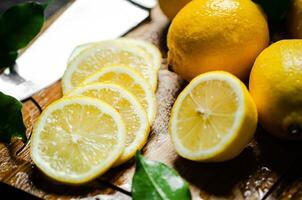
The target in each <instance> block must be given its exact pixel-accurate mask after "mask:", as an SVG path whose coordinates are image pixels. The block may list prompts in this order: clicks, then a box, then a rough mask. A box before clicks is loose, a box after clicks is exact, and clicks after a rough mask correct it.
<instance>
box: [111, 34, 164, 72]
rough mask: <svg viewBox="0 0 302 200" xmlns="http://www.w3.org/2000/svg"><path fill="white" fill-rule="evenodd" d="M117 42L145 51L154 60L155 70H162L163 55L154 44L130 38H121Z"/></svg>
mask: <svg viewBox="0 0 302 200" xmlns="http://www.w3.org/2000/svg"><path fill="white" fill-rule="evenodd" d="M117 40H118V41H120V42H123V43H124V44H125V45H134V46H136V47H138V48H140V49H141V50H143V51H144V52H145V53H147V54H148V55H149V57H150V58H151V59H152V66H153V67H154V68H155V70H157V71H158V70H159V69H160V66H161V62H162V55H161V52H160V51H159V49H158V48H157V47H156V46H155V45H154V44H152V43H150V42H146V41H144V40H138V39H130V38H119V39H117Z"/></svg>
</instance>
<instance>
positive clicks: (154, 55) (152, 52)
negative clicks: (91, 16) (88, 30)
mask: <svg viewBox="0 0 302 200" xmlns="http://www.w3.org/2000/svg"><path fill="white" fill-rule="evenodd" d="M116 41H119V42H123V43H124V44H125V45H132V46H136V47H138V48H140V49H141V50H142V51H144V52H145V53H147V54H148V55H149V57H150V58H151V59H152V67H154V69H155V70H157V71H158V70H159V69H160V66H161V62H162V55H161V52H160V51H159V49H158V48H157V47H156V46H155V45H154V44H152V43H150V42H146V41H144V40H138V39H129V38H119V39H116ZM96 44H97V42H91V43H87V44H82V45H79V46H77V47H76V48H75V49H74V50H73V52H72V53H71V55H70V57H69V61H68V62H71V61H72V60H73V59H74V58H75V57H77V55H79V54H80V53H81V52H83V51H84V50H85V49H89V48H91V47H93V46H94V45H96Z"/></svg>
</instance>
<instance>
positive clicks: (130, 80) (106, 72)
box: [82, 66, 156, 124]
mask: <svg viewBox="0 0 302 200" xmlns="http://www.w3.org/2000/svg"><path fill="white" fill-rule="evenodd" d="M94 82H107V83H115V84H117V85H120V86H122V87H124V88H126V89H127V90H128V91H130V92H131V93H132V94H133V95H134V96H135V97H136V98H137V100H138V101H139V102H140V104H141V105H142V107H143V108H144V109H145V111H146V113H147V115H148V119H149V123H150V124H152V122H153V121H154V119H155V113H156V99H155V95H154V93H153V92H152V90H151V88H150V85H149V84H148V83H147V82H146V81H145V80H144V78H143V77H141V76H140V75H139V74H138V73H137V72H136V71H135V70H133V69H131V68H129V67H125V66H109V67H104V68H102V69H101V70H99V71H98V72H96V73H95V74H93V75H92V76H90V77H88V78H87V79H86V80H84V81H83V82H82V84H83V85H86V84H89V83H94Z"/></svg>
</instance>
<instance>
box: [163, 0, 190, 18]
mask: <svg viewBox="0 0 302 200" xmlns="http://www.w3.org/2000/svg"><path fill="white" fill-rule="evenodd" d="M190 1H191V0H159V2H158V3H159V6H160V8H161V10H162V11H163V13H164V14H165V15H166V16H167V17H168V18H169V19H170V20H172V19H173V18H174V17H175V15H176V14H177V13H178V12H179V11H180V10H181V9H182V8H183V7H184V6H185V5H186V4H187V3H189V2H190Z"/></svg>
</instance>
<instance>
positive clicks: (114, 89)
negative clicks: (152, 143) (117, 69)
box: [68, 83, 150, 165]
mask: <svg viewBox="0 0 302 200" xmlns="http://www.w3.org/2000/svg"><path fill="white" fill-rule="evenodd" d="M80 95H83V96H87V97H92V98H97V99H100V100H102V101H104V102H106V103H108V104H110V105H111V106H112V107H113V108H115V109H116V110H117V111H118V112H119V113H120V115H121V116H122V119H123V121H124V123H125V126H126V148H125V150H124V153H123V154H122V156H121V157H120V158H119V159H118V160H117V161H116V162H115V165H120V164H122V163H124V162H126V161H127V160H129V159H130V158H132V157H133V156H134V155H135V153H136V151H138V150H141V149H142V148H143V146H144V145H145V144H146V142H147V138H148V135H149V131H150V127H149V121H148V117H147V114H146V112H145V110H144V109H143V107H142V106H141V105H140V103H139V102H138V100H137V99H136V98H135V97H134V96H133V95H132V94H131V93H130V92H128V91H127V90H126V89H125V88H123V87H121V86H118V85H116V84H108V83H107V84H104V83H93V84H90V85H85V86H83V87H79V88H76V89H74V90H72V91H71V92H70V93H69V94H68V96H80Z"/></svg>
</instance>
